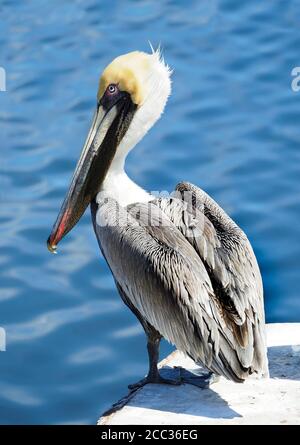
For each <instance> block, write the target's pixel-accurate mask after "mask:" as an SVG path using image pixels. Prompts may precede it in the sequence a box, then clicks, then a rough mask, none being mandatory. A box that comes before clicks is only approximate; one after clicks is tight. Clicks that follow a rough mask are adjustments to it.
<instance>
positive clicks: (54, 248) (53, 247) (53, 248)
mask: <svg viewBox="0 0 300 445" xmlns="http://www.w3.org/2000/svg"><path fill="white" fill-rule="evenodd" d="M47 247H48V250H49V252H51V253H54V254H56V253H57V246H56V244H52V243H51V236H49V238H48V239H47Z"/></svg>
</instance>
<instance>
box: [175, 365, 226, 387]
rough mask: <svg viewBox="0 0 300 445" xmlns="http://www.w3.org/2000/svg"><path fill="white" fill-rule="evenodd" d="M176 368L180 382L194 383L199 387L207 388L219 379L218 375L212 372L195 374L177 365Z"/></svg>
mask: <svg viewBox="0 0 300 445" xmlns="http://www.w3.org/2000/svg"><path fill="white" fill-rule="evenodd" d="M177 369H179V371H180V380H181V383H187V384H189V385H194V386H197V387H198V388H201V389H208V388H209V387H210V386H211V385H212V384H213V383H216V382H218V381H219V379H220V376H217V375H216V374H214V373H213V372H208V373H206V374H196V373H193V372H191V371H188V370H187V369H184V368H181V367H178V368H177Z"/></svg>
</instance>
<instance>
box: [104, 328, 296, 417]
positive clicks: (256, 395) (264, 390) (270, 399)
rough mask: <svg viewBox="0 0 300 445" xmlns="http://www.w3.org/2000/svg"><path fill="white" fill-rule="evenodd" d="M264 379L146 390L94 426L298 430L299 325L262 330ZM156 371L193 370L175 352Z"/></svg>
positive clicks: (124, 400) (137, 392)
mask: <svg viewBox="0 0 300 445" xmlns="http://www.w3.org/2000/svg"><path fill="white" fill-rule="evenodd" d="M267 336H268V356H269V367H270V378H269V379H262V380H256V379H249V380H248V381H246V382H245V383H243V384H238V383H233V382H230V381H227V380H226V379H223V378H221V380H220V381H219V382H218V383H215V384H214V385H212V386H211V387H210V388H209V389H204V390H201V389H199V388H197V387H195V386H192V385H181V386H169V385H146V386H145V387H143V388H141V389H139V390H138V391H136V392H135V393H134V394H129V395H127V396H125V397H124V398H123V399H122V400H121V401H119V402H118V403H117V404H116V408H117V410H116V411H114V412H111V413H110V414H107V415H104V416H102V417H101V418H100V419H99V421H98V424H99V425H139V424H140V425H155V424H158V425H207V424H225V425H230V424H235V425H238V424H281V425H283V424H300V323H283V324H277V323H276V324H271V325H268V326H267ZM161 366H162V367H173V366H182V367H184V368H186V369H193V368H195V364H194V362H193V361H192V360H190V359H188V358H186V357H184V356H183V354H181V353H179V352H178V351H175V352H173V353H172V354H171V355H169V357H167V358H166V359H165V360H163V361H162V362H161Z"/></svg>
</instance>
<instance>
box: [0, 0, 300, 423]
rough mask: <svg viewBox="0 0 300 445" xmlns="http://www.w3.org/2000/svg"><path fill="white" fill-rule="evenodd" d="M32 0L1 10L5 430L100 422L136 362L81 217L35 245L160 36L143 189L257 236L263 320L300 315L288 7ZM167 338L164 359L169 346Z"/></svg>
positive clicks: (0, 369) (298, 138)
mask: <svg viewBox="0 0 300 445" xmlns="http://www.w3.org/2000/svg"><path fill="white" fill-rule="evenodd" d="M190 4H191V6H189V7H187V6H186V3H185V2H180V1H177V2H175V1H161V2H157V1H139V2H137V1H124V2H123V1H122V2H114V1H111V0H110V1H101V2H99V1H97V0H87V1H86V0H76V1H72V2H71V1H66V0H65V1H61V0H53V1H51V2H49V1H40V0H39V1H37V0H32V1H30V2H19V1H16V0H15V1H9V0H3V1H2V2H1V5H0V17H1V26H0V66H2V67H4V68H5V69H6V72H7V91H6V92H0V137H1V165H0V186H1V187H0V205H1V207H0V230H1V233H0V264H1V269H0V326H2V327H4V328H5V330H6V333H7V351H6V352H0V422H1V423H10V424H11V423H51V424H54V423H55V424H56V423H95V422H96V419H97V417H98V416H99V415H100V414H101V412H102V411H103V410H104V409H105V408H106V407H108V406H109V405H110V403H111V402H113V401H116V400H117V399H118V398H119V397H120V396H122V395H124V393H125V392H126V385H127V384H128V383H130V382H133V381H136V380H137V379H138V378H140V377H141V376H143V375H144V373H145V372H146V368H147V357H146V349H145V339H144V334H143V332H142V329H141V328H140V326H139V325H138V323H137V321H136V320H135V318H134V317H133V316H132V315H131V314H130V312H129V311H128V309H127V308H125V307H124V305H123V303H122V302H121V300H120V298H119V296H118V295H117V292H116V290H115V287H114V283H113V280H112V278H111V275H110V272H109V270H108V268H107V266H106V264H105V262H104V260H103V258H102V257H101V254H100V252H99V250H98V247H97V243H96V240H95V236H94V233H93V230H92V226H91V221H90V215H89V212H87V214H86V215H85V217H84V218H83V219H82V220H81V221H80V224H78V226H77V227H76V228H75V229H74V230H73V231H72V233H71V234H70V235H69V236H68V237H67V238H66V239H65V240H64V241H63V242H62V244H61V246H60V251H59V254H58V255H56V256H54V255H50V254H49V252H48V251H47V249H46V244H45V241H46V239H47V236H48V235H49V231H50V229H51V227H52V224H53V222H54V220H55V218H56V215H57V212H58V210H59V207H60V204H61V201H62V198H63V196H64V194H65V192H66V188H67V186H68V183H69V180H70V176H71V174H72V171H73V168H74V165H75V162H76V160H77V158H78V155H79V153H80V150H81V146H82V143H83V142H84V139H85V136H86V133H87V131H88V128H89V124H90V122H91V116H92V112H93V109H94V106H95V100H96V89H97V82H98V76H99V75H100V73H101V70H102V69H103V68H104V67H105V65H106V64H107V63H109V62H110V61H111V59H113V58H114V57H115V56H117V55H119V54H122V53H126V52H129V51H132V50H135V49H140V50H146V51H147V50H149V46H148V40H150V41H151V42H152V43H153V44H154V45H157V44H158V43H160V42H161V44H162V46H163V48H164V54H165V58H166V61H167V62H168V64H169V65H170V66H171V67H172V68H174V74H173V94H172V97H171V98H170V101H169V104H168V106H167V109H166V113H165V114H164V116H163V118H162V119H161V120H160V122H159V123H158V124H157V125H156V126H155V128H153V130H151V132H150V133H149V134H148V135H147V136H146V138H145V139H144V140H143V142H142V143H141V144H140V145H139V147H138V148H136V150H135V151H133V152H132V154H131V155H130V157H129V159H128V163H127V170H128V172H129V174H130V175H131V176H132V177H133V178H134V179H135V180H136V181H137V182H138V183H140V184H141V185H142V186H143V187H145V188H146V189H149V190H159V189H161V190H172V189H173V187H174V186H175V184H176V183H177V182H178V181H179V180H189V181H191V182H194V183H195V184H198V185H199V186H201V187H202V188H204V189H205V190H206V191H208V192H209V193H210V194H211V195H212V196H213V197H214V198H215V199H216V200H217V201H218V202H219V203H220V204H221V205H222V206H223V207H224V208H225V209H226V210H227V211H228V212H229V213H230V215H232V217H233V218H234V219H235V220H236V221H237V223H239V224H240V225H241V227H242V228H243V229H244V230H245V231H246V232H247V234H248V236H249V238H250V240H251V241H252V243H253V246H254V249H255V251H256V253H257V257H258V260H259V263H260V266H261V269H262V274H263V279H264V285H265V302H266V314H267V320H268V321H269V322H278V321H300V299H299V298H300V297H299V295H300V294H299V284H298V283H299V265H300V242H299V239H300V224H299V215H300V202H299V196H300V181H299V174H300V150H299V143H300V92H299V93H296V92H293V91H292V89H291V81H292V77H291V70H292V69H293V67H295V66H298V65H300V55H299V54H300V53H299V48H300V33H299V16H300V3H299V2H297V0H293V1H288V2H287V1H286V0H281V1H279V0H273V1H272V2H261V1H260V0H257V1H251V2H241V1H239V0H228V1H225V0H220V1H219V0H202V1H198V2H190ZM170 350H171V348H170V346H168V345H166V344H164V345H163V354H166V353H167V352H168V351H170Z"/></svg>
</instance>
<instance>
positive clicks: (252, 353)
mask: <svg viewBox="0 0 300 445" xmlns="http://www.w3.org/2000/svg"><path fill="white" fill-rule="evenodd" d="M170 76H171V71H170V69H169V67H168V66H167V65H166V63H165V62H164V60H163V58H162V56H161V54H160V52H159V51H152V54H148V53H144V52H139V51H134V52H131V53H129V54H125V55H121V56H119V57H117V58H116V59H114V60H113V61H112V62H111V63H110V64H109V65H108V66H107V67H106V68H105V70H104V71H103V73H102V76H101V78H100V82H99V88H98V94H97V106H96V111H95V114H94V117H93V121H92V125H91V128H90V131H89V133H88V136H87V139H86V142H85V144H84V147H83V149H82V153H81V156H80V159H79V161H78V163H77V166H76V169H75V172H74V175H73V178H72V181H71V184H70V187H69V191H68V193H67V195H66V197H65V200H64V202H63V204H62V207H61V210H60V212H59V214H58V217H57V220H56V222H55V224H54V226H53V229H52V232H51V234H50V236H49V238H48V241H47V244H48V249H49V250H50V251H51V252H56V246H57V244H58V243H59V242H60V240H61V239H62V238H63V237H64V236H65V235H66V234H67V233H68V232H69V231H70V230H71V229H72V228H73V227H74V226H75V224H76V223H77V222H78V221H79V219H80V218H81V216H82V214H83V213H84V211H85V210H86V208H87V207H88V205H91V214H92V221H93V227H94V231H95V234H96V237H97V240H98V243H99V246H100V249H101V251H102V254H103V256H104V258H105V259H106V262H107V264H108V266H109V268H110V270H111V272H112V275H113V277H114V280H115V283H116V287H117V289H118V292H119V294H120V296H121V298H122V299H123V301H124V303H125V304H126V305H127V306H128V307H129V308H130V310H131V311H132V312H133V313H134V314H135V316H136V317H137V318H138V320H139V321H140V323H141V325H142V327H143V328H144V331H145V333H146V336H147V348H148V356H149V372H148V375H147V377H146V378H144V379H142V380H141V381H140V382H138V383H137V384H136V385H131V386H130V387H131V388H137V387H140V386H142V385H144V384H146V383H175V384H178V383H180V382H188V383H192V384H195V385H197V386H199V387H205V386H204V383H203V382H204V381H205V382H207V381H211V380H209V379H208V377H210V376H223V377H225V378H227V379H229V380H232V381H234V382H243V381H244V380H245V379H247V378H248V377H249V376H250V375H252V374H253V375H254V376H257V377H258V378H259V377H267V376H268V361H267V354H266V341H265V316H264V304H263V286H262V279H261V275H260V271H259V267H258V264H257V260H256V257H255V255H254V252H253V250H252V247H251V245H250V242H249V241H248V238H247V236H246V235H245V233H244V232H243V231H242V230H241V229H240V228H239V227H238V226H237V225H236V224H235V222H234V221H233V220H232V219H231V218H230V217H229V216H228V215H227V214H226V213H225V211H224V210H223V209H222V208H221V207H220V206H219V205H218V204H217V203H216V202H215V201H214V200H213V199H212V198H211V197H210V196H209V195H208V194H207V193H206V192H205V191H203V190H201V189H200V188H198V187H197V186H195V185H192V184H190V183H188V182H180V183H179V184H178V185H177V186H176V188H175V190H174V193H172V194H171V196H169V197H166V196H154V195H153V194H151V193H148V192H147V191H146V190H144V189H143V188H141V187H140V186H139V185H137V184H136V183H135V182H134V181H132V180H131V179H130V178H129V177H128V176H127V174H126V173H125V169H124V167H125V159H126V156H127V154H128V153H129V151H130V150H131V149H132V148H133V147H135V145H136V144H137V143H138V142H139V141H140V140H141V139H142V138H143V136H144V135H145V134H146V133H147V132H148V130H149V129H150V128H151V127H152V126H153V125H154V123H155V122H156V121H157V120H158V119H159V117H160V116H161V114H162V113H163V111H164V108H165V105H166V102H167V99H168V97H169V95H170V92H171V80H170ZM174 149H175V147H174ZM176 149H177V150H180V149H183V147H176ZM156 156H159V154H156ZM162 338H165V339H166V340H168V341H169V342H170V343H172V344H173V345H175V346H176V348H177V349H178V350H179V351H182V352H183V353H184V354H186V355H187V356H189V357H190V358H192V359H193V360H194V362H195V363H196V364H198V365H199V366H201V367H202V368H203V369H204V370H205V372H206V373H207V374H201V375H200V374H199V375H198V376H197V375H193V376H191V375H190V374H189V373H188V374H185V373H182V374H180V378H179V379H177V378H176V379H167V378H164V377H163V375H162V374H161V373H160V371H159V369H158V359H159V344H160V341H161V339H162ZM183 371H185V370H183Z"/></svg>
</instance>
